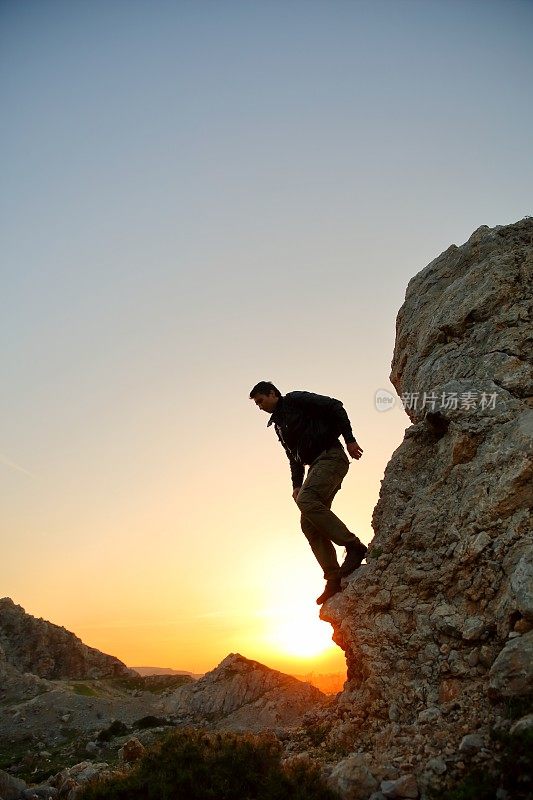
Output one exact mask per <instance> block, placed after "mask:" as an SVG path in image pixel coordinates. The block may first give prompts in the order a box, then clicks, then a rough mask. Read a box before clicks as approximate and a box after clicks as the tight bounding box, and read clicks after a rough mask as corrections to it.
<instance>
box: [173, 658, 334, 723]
mask: <svg viewBox="0 0 533 800" xmlns="http://www.w3.org/2000/svg"><path fill="white" fill-rule="evenodd" d="M325 701H326V696H325V695H324V694H322V692H321V691H319V690H318V689H316V688H315V687H314V686H311V685H310V684H308V683H303V682H302V681H299V680H297V679H296V678H293V677H291V676H290V675H285V674H284V673H283V672H278V671H277V670H273V669H270V668H269V667H266V666H265V665H264V664H260V663H259V662H258V661H251V660H250V659H247V658H244V657H243V656H241V655H239V654H238V653H231V654H230V655H229V656H227V657H226V658H225V659H224V660H223V661H221V663H220V664H219V665H218V667H216V669H214V670H212V671H211V672H207V673H206V674H205V675H204V676H203V678H200V680H198V681H196V683H191V684H187V685H185V686H183V687H180V688H179V689H177V690H176V692H174V693H173V694H172V695H171V697H170V698H169V700H168V703H167V705H166V706H165V712H166V713H167V714H172V715H173V716H174V717H175V718H176V719H178V720H179V721H180V723H181V724H183V723H187V724H194V725H206V726H209V727H215V728H219V729H225V730H247V731H260V730H263V729H265V728H279V727H283V726H290V725H295V724H297V723H298V722H300V720H301V719H302V718H303V716H304V714H305V713H306V712H307V711H309V710H310V709H313V708H317V707H320V706H321V705H323V704H324V702H325Z"/></svg>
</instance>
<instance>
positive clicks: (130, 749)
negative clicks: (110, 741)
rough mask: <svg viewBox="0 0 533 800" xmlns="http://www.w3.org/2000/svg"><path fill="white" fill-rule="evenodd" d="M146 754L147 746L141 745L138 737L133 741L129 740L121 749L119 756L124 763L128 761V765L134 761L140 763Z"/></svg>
mask: <svg viewBox="0 0 533 800" xmlns="http://www.w3.org/2000/svg"><path fill="white" fill-rule="evenodd" d="M145 752H146V748H145V746H144V745H143V744H141V742H140V741H139V740H138V739H137V737H135V736H134V737H133V738H132V739H129V740H128V741H127V742H126V743H125V744H124V746H123V747H122V748H121V749H120V752H119V755H120V757H121V758H122V760H123V761H126V762H127V763H133V762H134V761H139V759H141V758H142V757H143V755H144V754H145Z"/></svg>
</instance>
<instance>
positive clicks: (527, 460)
mask: <svg viewBox="0 0 533 800" xmlns="http://www.w3.org/2000/svg"><path fill="white" fill-rule="evenodd" d="M532 287H533V219H525V220H522V221H520V222H518V223H516V224H514V225H508V226H501V227H496V228H492V229H490V228H487V227H485V226H483V227H481V228H479V229H478V230H476V231H475V232H474V233H473V234H472V236H471V237H470V239H469V240H468V242H466V244H464V245H463V246H461V247H456V246H455V245H453V246H452V247H450V248H448V250H446V251H445V252H444V253H442V255H440V256H439V257H438V258H436V259H435V260H434V261H433V262H431V264H429V265H428V266H427V267H426V268H425V269H423V270H422V271H421V272H420V273H419V274H418V275H416V276H415V277H414V278H413V279H412V280H411V281H410V283H409V285H408V288H407V293H406V298H405V302H404V304H403V306H402V308H401V309H400V312H399V314H398V318H397V335H396V346H395V350H394V357H393V361H392V373H391V380H392V382H393V383H394V386H395V387H396V390H397V392H398V396H399V398H401V401H402V402H403V404H404V407H405V410H406V412H407V414H408V415H409V417H410V419H411V421H412V423H413V424H412V425H411V427H409V428H408V429H407V430H406V433H405V438H404V441H403V443H402V444H401V445H400V447H399V448H398V449H397V450H396V452H395V453H394V454H393V456H392V458H391V460H390V462H389V464H388V466H387V469H386V471H385V477H384V480H383V482H382V486H381V491H380V496H379V501H378V503H377V505H376V507H375V510H374V515H373V528H374V534H375V535H374V539H373V541H372V543H371V546H370V551H369V557H368V558H367V562H368V564H367V565H363V566H362V567H361V568H360V569H358V570H357V571H356V572H354V573H353V574H352V575H351V576H349V578H348V580H347V585H346V588H345V590H344V591H343V592H342V593H341V594H338V595H336V596H335V597H333V598H332V599H331V600H330V601H329V602H327V603H326V604H325V605H324V607H323V609H322V612H321V616H322V618H323V619H325V620H327V621H329V622H330V623H331V624H332V626H333V629H334V639H335V641H336V642H337V643H338V644H339V645H340V646H341V647H342V648H343V649H344V651H345V653H346V659H347V664H348V681H347V683H346V685H345V688H344V691H343V693H342V694H341V695H340V698H339V706H338V709H337V712H336V716H335V718H334V719H333V722H332V720H331V718H330V722H332V729H331V732H330V740H331V741H334V740H337V741H338V740H343V741H344V742H345V743H347V744H346V746H347V747H348V748H352V749H353V750H354V751H359V753H360V755H359V757H358V758H359V762H358V764H359V767H361V768H362V767H364V769H365V770H367V771H368V770H370V773H372V774H373V775H374V777H375V776H376V775H378V776H380V777H383V769H384V764H389V765H392V766H394V767H395V770H396V776H397V777H401V773H404V774H405V776H408V775H409V774H410V775H411V778H410V780H412V779H413V776H414V777H416V780H417V781H418V788H419V789H420V790H421V791H426V790H428V789H429V788H430V787H432V786H433V787H435V786H437V787H438V786H442V784H443V783H445V782H446V781H447V780H448V781H451V780H455V779H456V778H457V774H460V771H461V770H462V769H465V759H467V757H470V756H472V754H474V756H472V757H475V758H476V759H478V760H479V761H480V762H481V763H485V762H487V761H490V760H491V759H493V757H494V754H493V753H492V751H491V747H492V745H491V743H490V741H489V735H488V734H489V728H491V727H493V726H496V728H498V726H500V728H507V729H508V728H509V726H510V724H511V722H510V721H508V720H507V711H508V710H509V707H510V705H512V706H513V709H514V711H515V716H516V713H518V715H519V714H520V709H522V712H523V713H525V710H527V708H528V706H527V702H528V697H530V696H531V693H532V691H533V534H532V525H531V516H530V514H531V511H530V509H531V505H532V500H533V481H532V472H533V470H532V466H533V459H532V456H533V372H532V364H531V355H532V353H533V327H532V311H533V299H532ZM390 413H398V410H397V409H396V410H394V411H393V412H390ZM517 709H518V712H516V710H517ZM524 724H525V723H524ZM466 734H468V736H467V737H466V739H464V737H465V735H466ZM468 737H470V738H468ZM361 759H363V761H361ZM348 761H349V759H348V760H347V762H346V763H345V764H344V765H343V764H341V765H340V766H338V767H337V771H338V774H337V777H338V786H339V787H342V786H343V785H345V786H346V785H348V784H347V783H346V780H347V778H346V774H348V773H350V770H353V769H356V771H357V769H359V767H358V766H357V764H355V762H353V757H352V763H351V764H350V763H348ZM356 761H357V759H356ZM343 770H344V773H343ZM372 771H373V772H372ZM393 772H394V771H393ZM365 774H366V773H365ZM450 776H455V778H453V779H452V777H450ZM343 781H344V784H343ZM348 783H349V781H348ZM370 785H372V786H373V787H374V788H376V786H377V783H376V781H373V782H372V781H370V782H369V786H370ZM410 791H411V792H415V793H414V794H406V795H402V794H398V795H387V796H408V797H415V796H417V795H416V781H415V788H414V789H413V787H412V786H411V789H410ZM369 794H370V790H369V791H368V792H367V794H366V795H365V794H364V792H363V793H362V794H361V795H360V796H361V797H364V798H366V797H367V796H368V795H369ZM354 796H355V795H354ZM357 796H359V795H357Z"/></svg>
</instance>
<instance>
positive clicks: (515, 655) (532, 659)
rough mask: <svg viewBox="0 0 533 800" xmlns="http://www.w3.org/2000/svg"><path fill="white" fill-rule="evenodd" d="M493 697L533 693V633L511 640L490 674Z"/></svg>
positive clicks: (490, 688) (490, 687) (490, 690)
mask: <svg viewBox="0 0 533 800" xmlns="http://www.w3.org/2000/svg"><path fill="white" fill-rule="evenodd" d="M489 678H490V683H489V692H490V694H491V696H492V697H495V698H498V697H516V696H519V697H520V696H521V695H528V694H529V693H530V692H533V631H530V632H529V633H526V634H524V635H523V636H518V637H517V638H516V639H511V640H510V641H509V642H507V644H506V645H505V647H504V648H503V650H502V651H501V653H500V654H499V655H498V657H497V659H496V661H495V662H494V664H493V665H492V667H491V670H490V673H489Z"/></svg>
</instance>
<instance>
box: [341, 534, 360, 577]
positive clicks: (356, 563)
mask: <svg viewBox="0 0 533 800" xmlns="http://www.w3.org/2000/svg"><path fill="white" fill-rule="evenodd" d="M366 550H367V548H366V547H365V545H364V544H363V543H362V542H360V541H359V539H356V540H355V542H350V544H347V545H346V558H345V559H344V561H343V562H342V564H341V567H340V569H339V575H340V576H341V577H345V576H346V575H349V574H350V573H351V572H353V571H354V569H357V567H360V566H361V562H362V560H363V558H364V557H365V555H366Z"/></svg>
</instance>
